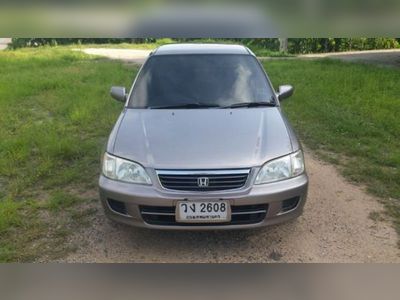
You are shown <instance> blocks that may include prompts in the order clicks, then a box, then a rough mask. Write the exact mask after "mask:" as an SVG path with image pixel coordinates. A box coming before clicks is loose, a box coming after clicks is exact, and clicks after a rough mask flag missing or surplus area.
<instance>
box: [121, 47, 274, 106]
mask: <svg viewBox="0 0 400 300" xmlns="http://www.w3.org/2000/svg"><path fill="white" fill-rule="evenodd" d="M253 102H257V103H259V104H260V103H261V105H259V106H262V104H263V103H265V104H266V105H268V104H269V105H271V104H274V99H273V92H272V89H271V87H270V85H269V82H268V80H267V77H266V75H265V73H264V72H263V70H262V68H261V66H260V64H259V63H258V61H257V59H256V58H255V57H253V56H251V55H237V54H236V55H230V54H227V55H225V54H208V55H198V54H196V55H194V54H193V55H187V54H186V55H158V56H157V55H155V56H152V57H151V58H150V59H149V60H148V61H147V62H146V64H145V65H144V67H143V69H142V71H141V72H140V74H139V77H138V79H137V81H136V83H135V86H134V89H133V91H132V94H131V98H130V99H129V107H132V108H170V107H171V108H207V107H209V108H211V107H225V108H227V107H230V106H231V105H237V104H239V103H243V104H244V105H243V106H246V103H247V104H249V103H250V104H252V103H253ZM250 106H251V105H250ZM250 106H249V107H250ZM252 107H255V106H252Z"/></svg>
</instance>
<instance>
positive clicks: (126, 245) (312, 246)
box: [66, 154, 400, 262]
mask: <svg viewBox="0 0 400 300" xmlns="http://www.w3.org/2000/svg"><path fill="white" fill-rule="evenodd" d="M306 162H307V168H308V174H309V176H310V190H309V197H308V202H307V204H306V207H305V211H304V215H303V216H302V217H300V218H299V219H297V220H295V221H292V222H289V223H286V224H281V225H277V226H272V227H269V228H265V229H257V230H250V231H231V232H224V231H220V232H165V231H152V230H144V229H137V228H131V227H127V226H123V225H115V224H114V223H112V222H109V221H108V220H107V219H106V218H105V216H104V215H103V212H102V209H101V207H100V203H97V204H96V208H97V213H96V215H95V216H93V218H92V220H91V222H90V224H91V226H90V227H88V228H85V229H83V230H82V232H79V233H77V234H76V236H75V237H74V238H73V240H72V241H71V243H73V244H76V245H78V247H79V249H78V251H77V252H76V253H74V254H72V255H70V256H69V257H67V258H66V261H69V262H274V261H280V262H400V256H399V255H400V252H399V249H398V248H397V235H396V232H395V231H394V230H393V228H392V227H391V226H390V224H388V223H386V222H382V221H373V220H372V219H371V218H369V214H370V213H371V212H382V211H383V208H382V206H381V205H380V204H379V202H378V200H377V199H375V198H373V197H371V196H368V195H367V194H365V192H363V190H362V189H361V188H359V187H357V186H354V185H352V184H349V183H347V182H346V181H345V180H344V179H343V178H342V177H341V176H340V175H339V174H338V173H337V171H336V170H335V168H334V167H332V166H330V165H327V164H325V163H322V162H321V161H319V160H317V159H315V158H314V157H312V156H311V155H310V154H306Z"/></svg>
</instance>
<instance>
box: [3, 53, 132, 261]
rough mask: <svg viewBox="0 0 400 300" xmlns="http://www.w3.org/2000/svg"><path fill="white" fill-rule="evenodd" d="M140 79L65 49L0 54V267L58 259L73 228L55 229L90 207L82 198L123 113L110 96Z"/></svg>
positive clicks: (93, 181)
mask: <svg viewBox="0 0 400 300" xmlns="http://www.w3.org/2000/svg"><path fill="white" fill-rule="evenodd" d="M136 72H137V68H136V67H132V66H130V67H126V66H123V65H122V64H121V63H118V62H112V61H107V60H99V59H95V58H91V57H89V56H87V55H84V54H82V53H80V52H73V51H70V50H68V49H65V48H64V49H62V48H48V47H47V48H46V47H45V48H39V49H22V50H17V51H3V52H0V78H1V80H0V261H16V260H17V261H31V260H34V259H36V258H38V257H41V256H43V255H50V254H54V253H57V246H58V244H60V240H59V239H58V237H59V236H60V235H61V236H66V234H65V228H67V227H68V226H64V225H65V224H64V225H63V226H61V227H60V228H59V229H60V230H58V229H57V230H56V229H55V228H57V226H56V224H58V223H60V222H61V223H63V219H64V220H67V219H69V218H71V217H73V216H74V215H78V214H77V211H80V210H81V209H82V206H81V205H80V204H81V203H87V202H88V201H90V200H91V197H80V194H82V193H84V192H85V191H87V190H93V188H94V187H95V186H96V181H97V176H98V173H99V158H100V155H101V152H102V148H103V146H104V143H105V141H106V138H107V135H108V134H109V132H110V130H111V128H112V125H113V124H114V122H115V120H116V118H117V116H118V114H119V112H120V111H121V108H122V107H121V104H118V103H117V102H115V101H112V100H111V98H110V97H109V94H108V92H109V88H110V86H112V85H117V84H120V85H126V86H128V85H129V84H131V81H132V80H133V78H134V76H135V74H136ZM81 214H82V215H84V213H83V212H82V213H81ZM61 223H60V224H61ZM77 225H79V224H78V223H77ZM50 237H51V238H50ZM44 244H45V245H47V246H48V245H53V246H51V247H44V248H43V249H48V250H49V253H46V251H44V250H43V249H39V248H38V247H37V246H35V247H33V248H32V247H31V246H32V245H44ZM61 245H62V243H61ZM42 251H43V253H42ZM61 254H62V253H60V255H61Z"/></svg>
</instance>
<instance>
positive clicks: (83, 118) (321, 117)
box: [0, 47, 400, 261]
mask: <svg viewBox="0 0 400 300" xmlns="http://www.w3.org/2000/svg"><path fill="white" fill-rule="evenodd" d="M263 63H264V65H265V68H266V70H267V72H268V73H269V75H270V77H271V79H272V81H273V83H274V84H275V85H276V86H278V85H279V84H285V83H290V84H293V85H294V86H295V87H296V92H295V95H294V96H293V98H292V99H288V100H286V101H285V102H284V103H283V106H284V110H285V112H286V113H287V114H288V117H289V119H290V120H291V122H292V124H293V125H294V127H295V129H296V130H297V132H298V133H299V134H300V136H301V138H302V140H303V141H304V143H305V144H306V145H307V146H308V147H309V148H311V149H313V150H314V151H315V152H316V153H317V154H319V155H320V156H321V157H322V158H324V159H326V160H328V161H330V162H332V163H335V164H337V166H338V167H339V169H340V170H341V171H342V172H343V174H344V175H345V176H346V177H347V178H349V179H350V180H352V181H354V182H358V183H361V184H363V185H366V186H367V187H368V190H369V191H370V192H371V193H373V194H376V195H378V196H380V197H382V199H383V200H384V203H385V204H386V207H387V208H388V210H387V211H388V213H389V214H390V215H391V216H392V217H393V218H394V220H395V222H396V224H397V228H400V214H399V211H400V210H399V199H400V173H399V165H400V139H399V134H398V133H399V132H400V121H399V120H400V115H399V114H400V99H399V95H400V87H399V82H400V72H399V71H398V70H393V69H387V68H378V67H374V66H366V65H357V64H346V63H341V62H337V61H331V60H321V61H299V60H274V61H265V62H263ZM137 70H138V68H137V67H135V66H132V65H129V66H128V65H123V64H121V63H119V62H114V61H110V60H104V59H98V58H94V57H90V56H87V55H85V54H82V53H80V52H75V51H71V50H70V49H69V48H66V47H56V48H50V47H44V48H38V49H21V50H16V51H3V52H0V78H1V80H0V261H35V260H49V259H56V258H58V257H63V256H65V255H66V254H67V253H68V252H69V251H73V250H74V248H75V245H70V243H69V242H68V241H69V240H68V238H69V237H70V235H71V233H72V232H74V231H76V230H77V229H79V228H81V227H83V226H86V224H87V222H88V221H89V220H90V216H91V215H92V214H93V213H94V211H93V205H91V204H93V201H97V196H96V185H97V178H98V174H99V160H100V155H101V152H102V149H103V146H104V143H105V142H106V139H107V136H108V134H109V132H110V130H111V128H112V126H113V124H114V122H115V120H116V118H117V116H118V114H119V113H120V111H121V109H122V105H121V104H119V103H117V102H116V101H113V100H112V99H111V98H110V96H109V94H108V92H109V88H110V86H112V85H125V86H129V85H130V84H131V81H132V80H133V78H134V76H135V74H136V72H137ZM88 191H89V193H88ZM372 217H376V216H372Z"/></svg>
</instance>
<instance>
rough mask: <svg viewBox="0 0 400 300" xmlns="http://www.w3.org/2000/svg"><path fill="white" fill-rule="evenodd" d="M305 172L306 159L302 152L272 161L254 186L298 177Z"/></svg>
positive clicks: (258, 176) (262, 170) (262, 171)
mask: <svg viewBox="0 0 400 300" xmlns="http://www.w3.org/2000/svg"><path fill="white" fill-rule="evenodd" d="M303 172H304V157H303V152H302V151H301V150H299V151H297V152H295V153H292V154H289V155H287V156H283V157H280V158H278V159H274V160H271V161H269V162H267V163H266V164H265V165H264V166H262V168H261V170H260V171H259V172H258V175H257V177H256V180H255V182H254V184H264V183H269V182H274V181H279V180H283V179H288V178H292V177H295V176H298V175H300V174H302V173H303Z"/></svg>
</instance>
